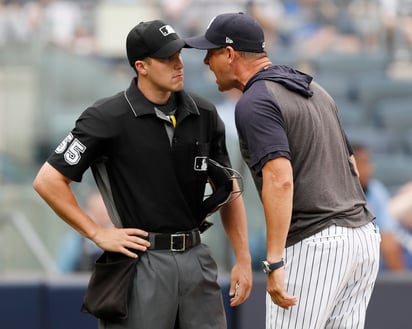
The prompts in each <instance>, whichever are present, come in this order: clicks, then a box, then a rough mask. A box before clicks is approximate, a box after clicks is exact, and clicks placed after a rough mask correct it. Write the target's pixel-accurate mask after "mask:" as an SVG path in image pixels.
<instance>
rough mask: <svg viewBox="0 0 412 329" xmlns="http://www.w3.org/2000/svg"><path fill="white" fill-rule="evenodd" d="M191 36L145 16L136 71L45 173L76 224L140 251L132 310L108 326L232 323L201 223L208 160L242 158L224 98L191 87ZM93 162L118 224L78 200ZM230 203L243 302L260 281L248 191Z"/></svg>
mask: <svg viewBox="0 0 412 329" xmlns="http://www.w3.org/2000/svg"><path fill="white" fill-rule="evenodd" d="M183 46H184V41H183V40H182V39H180V37H179V36H178V35H177V34H176V32H175V31H174V29H173V28H172V27H171V26H170V25H168V24H166V23H164V22H162V21H159V20H154V21H149V22H141V23H139V24H138V25H137V26H135V27H134V28H133V29H132V30H131V31H130V32H129V34H128V36H127V40H126V48H127V57H128V60H129V63H130V65H131V66H132V68H133V69H134V70H135V72H136V77H135V78H133V80H132V81H131V84H130V86H129V87H128V88H127V89H126V90H124V91H121V92H119V93H117V94H116V95H114V96H111V97H108V98H104V99H101V100H98V101H97V102H96V103H94V104H93V105H92V106H90V107H88V108H87V109H86V110H85V111H84V112H83V113H82V114H81V115H80V117H79V118H78V120H77V121H76V123H75V126H74V128H73V130H72V131H71V132H70V133H69V134H68V135H67V137H66V138H65V139H64V140H63V141H62V142H61V143H60V145H58V146H57V148H56V149H55V151H54V152H53V153H52V154H51V155H50V157H49V158H48V159H47V161H46V162H45V163H44V164H43V166H42V167H41V169H40V171H39V172H38V174H37V177H36V178H35V180H34V182H33V187H34V189H35V190H36V191H37V192H38V193H39V194H40V196H41V197H42V198H43V199H44V200H45V201H46V202H47V203H48V205H49V206H50V207H51V208H52V209H53V210H54V211H55V212H56V213H57V214H58V215H59V216H60V217H61V218H62V219H63V220H64V221H65V222H67V223H68V224H69V225H70V226H72V227H73V229H75V230H77V231H78V232H79V233H80V234H82V235H83V236H85V237H86V238H88V239H90V240H92V241H93V242H94V243H96V245H98V246H99V247H101V248H102V249H103V250H105V251H106V252H111V253H120V254H123V255H125V256H128V257H130V259H138V260H139V261H138V262H136V264H137V265H136V275H134V276H133V282H132V285H131V288H130V298H129V301H128V304H127V307H128V312H127V313H128V316H127V317H126V318H110V319H106V318H104V317H101V318H100V321H99V328H101V329H102V328H105V329H126V328H140V329H174V328H179V329H194V328H196V329H212V328H213V329H223V328H226V320H225V313H224V308H223V303H222V295H221V290H220V287H219V286H218V284H217V267H216V263H215V261H214V259H213V258H212V256H211V253H210V251H209V249H208V247H207V246H206V245H204V244H202V243H201V237H200V231H199V227H200V226H201V224H202V222H203V220H204V218H205V216H206V214H207V213H208V211H209V210H208V209H205V208H204V203H203V197H204V191H205V185H206V183H207V180H208V178H210V177H208V169H207V163H208V159H213V160H215V161H217V162H218V163H220V164H222V165H224V166H226V167H230V161H229V157H228V153H227V149H226V144H225V130H224V125H223V122H222V121H221V119H220V118H219V116H218V114H217V112H216V109H215V107H214V106H213V105H212V104H211V103H210V102H209V101H207V100H205V99H203V98H201V97H199V96H196V95H193V94H190V93H186V92H185V91H184V90H183V80H184V73H183V63H182V59H181V55H180V52H181V48H182V47H183ZM96 83H99V82H96ZM100 83H104V82H100ZM88 168H91V170H92V171H93V174H94V177H95V180H96V183H97V186H98V187H99V190H100V192H101V194H102V196H103V198H104V200H105V204H106V207H107V208H108V211H109V214H110V217H111V220H112V221H113V223H114V225H115V227H114V228H102V227H99V226H98V225H97V224H96V223H95V221H93V220H92V219H91V218H90V217H89V216H88V215H87V214H86V213H85V211H84V210H83V209H81V208H80V206H79V205H78V202H77V201H76V198H75V195H74V193H73V191H72V189H71V182H72V181H76V182H80V181H81V180H82V175H83V174H84V172H85V171H86V170H87V169H88ZM220 213H221V219H222V222H223V226H224V228H225V231H226V233H227V236H228V238H229V240H230V243H231V246H232V248H233V251H234V255H235V258H236V263H235V265H234V267H233V269H232V271H231V282H230V291H229V294H230V296H231V299H230V303H231V306H236V305H239V304H241V303H242V302H244V301H245V300H246V298H247V297H248V296H249V293H250V289H251V284H252V271H251V259H250V253H249V248H248V239H247V223H246V214H245V209H244V204H243V200H242V198H241V197H238V198H236V199H235V200H232V201H231V202H228V203H225V204H224V205H223V206H222V207H221V208H220ZM108 275H109V277H110V273H108ZM113 284H114V285H115V284H116V282H114V283H113ZM235 287H238V289H236V294H235ZM128 293H129V292H128Z"/></svg>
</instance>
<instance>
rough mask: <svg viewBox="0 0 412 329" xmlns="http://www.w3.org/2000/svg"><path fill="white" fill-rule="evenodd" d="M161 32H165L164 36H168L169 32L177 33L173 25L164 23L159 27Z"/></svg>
mask: <svg viewBox="0 0 412 329" xmlns="http://www.w3.org/2000/svg"><path fill="white" fill-rule="evenodd" d="M159 31H160V33H162V34H163V36H164V37H167V36H168V35H169V34H172V33H176V32H175V30H174V29H173V27H171V26H170V25H164V26H162V27H161V28H160V29H159Z"/></svg>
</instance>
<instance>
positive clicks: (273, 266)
mask: <svg viewBox="0 0 412 329" xmlns="http://www.w3.org/2000/svg"><path fill="white" fill-rule="evenodd" d="M284 265H285V262H284V261H283V258H282V259H281V260H280V261H278V262H276V263H272V264H270V263H269V262H268V261H267V260H264V261H263V262H262V270H263V272H264V273H266V274H270V273H272V272H273V271H274V270H277V269H278V268H281V267H282V266H284Z"/></svg>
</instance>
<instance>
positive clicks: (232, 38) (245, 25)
mask: <svg viewBox="0 0 412 329" xmlns="http://www.w3.org/2000/svg"><path fill="white" fill-rule="evenodd" d="M184 41H185V43H186V45H185V48H196V49H206V50H207V49H217V48H224V47H227V46H231V47H232V48H233V49H235V50H239V51H247V52H252V53H261V52H263V51H264V50H265V37H264V33H263V29H262V27H261V26H260V25H259V23H258V22H257V21H256V20H255V19H254V18H253V17H251V16H249V15H247V14H244V13H228V14H221V15H218V16H216V17H214V18H212V20H211V21H210V23H209V25H208V27H207V29H206V33H205V34H204V35H200V36H195V37H191V38H184Z"/></svg>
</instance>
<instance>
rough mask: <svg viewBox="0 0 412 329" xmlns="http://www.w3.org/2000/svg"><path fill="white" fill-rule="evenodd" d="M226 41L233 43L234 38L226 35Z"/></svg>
mask: <svg viewBox="0 0 412 329" xmlns="http://www.w3.org/2000/svg"><path fill="white" fill-rule="evenodd" d="M225 42H226V43H233V40H232V39H231V38H229V37H226V41H225Z"/></svg>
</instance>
